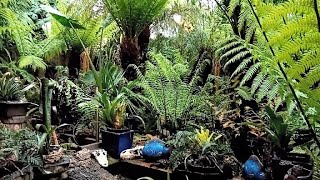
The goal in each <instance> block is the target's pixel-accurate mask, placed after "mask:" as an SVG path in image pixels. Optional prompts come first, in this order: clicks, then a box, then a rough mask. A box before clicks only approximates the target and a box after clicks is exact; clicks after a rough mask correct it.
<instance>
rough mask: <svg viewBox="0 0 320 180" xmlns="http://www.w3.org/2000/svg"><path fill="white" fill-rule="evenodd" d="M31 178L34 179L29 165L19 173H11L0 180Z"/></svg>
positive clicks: (24, 179) (30, 179) (26, 179)
mask: <svg viewBox="0 0 320 180" xmlns="http://www.w3.org/2000/svg"><path fill="white" fill-rule="evenodd" d="M33 178H34V174H33V167H32V166H31V165H28V166H26V167H24V168H22V169H21V171H19V170H17V171H15V172H13V173H11V174H10V175H6V176H3V177H0V180H12V179H18V180H32V179H33Z"/></svg>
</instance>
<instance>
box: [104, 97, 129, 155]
mask: <svg viewBox="0 0 320 180" xmlns="http://www.w3.org/2000/svg"><path fill="white" fill-rule="evenodd" d="M123 98H124V95H123V94H119V95H118V96H117V97H116V98H115V99H113V100H112V101H110V99H109V98H108V97H107V94H103V95H102V96H101V98H100V101H101V103H103V104H104V107H103V110H102V113H103V117H104V118H103V119H104V120H105V121H104V122H105V123H106V124H108V125H109V127H107V128H105V129H102V130H101V134H102V146H103V147H104V149H105V150H106V151H107V152H108V153H109V154H110V155H111V156H114V157H119V155H120V153H121V152H122V151H123V150H126V149H129V148H131V147H132V142H133V131H132V130H130V129H128V128H126V127H124V120H125V119H126V117H125V116H126V113H125V112H126V103H125V102H124V101H123Z"/></svg>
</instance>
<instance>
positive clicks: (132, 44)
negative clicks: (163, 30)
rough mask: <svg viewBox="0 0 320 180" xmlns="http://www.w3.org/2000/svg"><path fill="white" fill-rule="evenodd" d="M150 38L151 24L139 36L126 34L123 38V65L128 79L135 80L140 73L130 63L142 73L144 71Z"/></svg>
mask: <svg viewBox="0 0 320 180" xmlns="http://www.w3.org/2000/svg"><path fill="white" fill-rule="evenodd" d="M149 38H150V29H149V26H146V27H145V28H144V30H143V31H142V32H141V33H140V35H139V36H138V37H127V36H125V37H124V38H123V39H122V42H121V44H120V60H121V67H122V68H123V70H124V71H126V72H125V77H126V78H127V79H128V80H134V79H136V78H137V75H138V74H137V71H136V69H135V68H134V67H128V66H129V65H130V64H134V65H135V66H137V67H138V68H139V70H140V71H141V72H142V73H144V70H145V61H146V59H147V56H146V54H147V51H148V45H149Z"/></svg>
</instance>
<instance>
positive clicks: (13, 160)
mask: <svg viewBox="0 0 320 180" xmlns="http://www.w3.org/2000/svg"><path fill="white" fill-rule="evenodd" d="M42 165H43V163H42V158H41V156H40V153H39V146H38V137H37V134H36V133H34V132H32V131H31V130H29V129H21V130H20V131H17V132H13V131H10V130H9V129H7V128H4V127H0V174H1V176H0V179H4V180H9V179H25V180H30V179H33V167H34V166H39V167H41V166H42Z"/></svg>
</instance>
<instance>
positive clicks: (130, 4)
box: [104, 0, 168, 37]
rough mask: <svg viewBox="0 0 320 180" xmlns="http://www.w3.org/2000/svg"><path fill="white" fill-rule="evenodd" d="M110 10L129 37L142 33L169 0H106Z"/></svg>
mask: <svg viewBox="0 0 320 180" xmlns="http://www.w3.org/2000/svg"><path fill="white" fill-rule="evenodd" d="M104 2H105V5H106V7H107V8H108V11H109V12H110V14H111V15H112V17H113V19H114V20H115V21H116V22H117V24H118V26H119V27H120V29H121V30H122V32H123V33H124V34H125V35H126V36H127V37H135V36H138V35H139V34H140V32H141V31H142V30H143V28H144V27H145V26H146V25H150V24H151V23H152V20H153V19H154V18H155V17H156V16H157V15H159V14H160V13H161V12H162V10H163V9H164V8H165V6H166V4H167V2H168V0H155V1H149V0H142V1H141V0H120V1H113V0H104Z"/></svg>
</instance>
